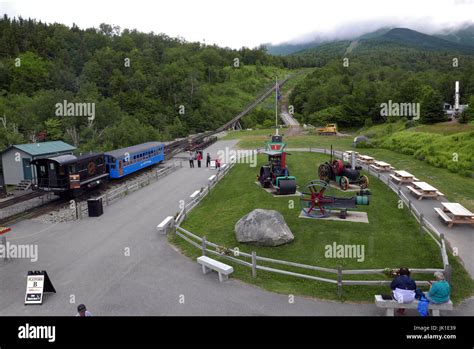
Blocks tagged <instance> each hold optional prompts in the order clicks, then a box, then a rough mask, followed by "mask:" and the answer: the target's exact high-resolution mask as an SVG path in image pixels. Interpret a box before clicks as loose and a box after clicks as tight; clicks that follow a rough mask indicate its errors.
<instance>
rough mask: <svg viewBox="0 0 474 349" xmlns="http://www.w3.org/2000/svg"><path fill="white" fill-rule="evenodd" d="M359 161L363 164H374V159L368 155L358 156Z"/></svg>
mask: <svg viewBox="0 0 474 349" xmlns="http://www.w3.org/2000/svg"><path fill="white" fill-rule="evenodd" d="M359 161H360V162H362V163H364V164H367V165H370V164H373V163H374V161H375V159H374V158H373V157H371V156H368V155H359Z"/></svg>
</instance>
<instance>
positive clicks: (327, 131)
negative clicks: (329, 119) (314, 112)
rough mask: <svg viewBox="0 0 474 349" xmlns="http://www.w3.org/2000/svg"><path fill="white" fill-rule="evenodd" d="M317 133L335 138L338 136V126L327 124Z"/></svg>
mask: <svg viewBox="0 0 474 349" xmlns="http://www.w3.org/2000/svg"><path fill="white" fill-rule="evenodd" d="M317 132H318V134H319V135H320V136H335V135H337V124H327V125H326V126H324V127H320V128H318V129H317Z"/></svg>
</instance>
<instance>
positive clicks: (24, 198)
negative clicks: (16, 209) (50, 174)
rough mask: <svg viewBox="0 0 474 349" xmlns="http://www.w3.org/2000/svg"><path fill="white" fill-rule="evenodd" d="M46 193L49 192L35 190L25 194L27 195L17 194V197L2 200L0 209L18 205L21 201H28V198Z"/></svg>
mask: <svg viewBox="0 0 474 349" xmlns="http://www.w3.org/2000/svg"><path fill="white" fill-rule="evenodd" d="M45 194H47V193H46V192H44V191H33V192H31V193H28V194H25V195H20V196H17V197H13V198H11V199H8V200H5V201H3V202H0V209H2V208H6V207H9V206H13V205H16V204H18V203H20V202H24V201H28V200H31V199H34V198H37V197H40V196H43V195H45Z"/></svg>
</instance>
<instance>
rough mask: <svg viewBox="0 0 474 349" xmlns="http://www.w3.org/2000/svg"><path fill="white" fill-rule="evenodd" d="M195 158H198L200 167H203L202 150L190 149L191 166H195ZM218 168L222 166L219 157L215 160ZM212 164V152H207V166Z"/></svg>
mask: <svg viewBox="0 0 474 349" xmlns="http://www.w3.org/2000/svg"><path fill="white" fill-rule="evenodd" d="M194 160H196V162H197V165H198V167H199V168H200V167H201V161H202V160H203V154H202V150H197V151H190V152H189V167H190V168H194ZM215 162H216V168H217V169H219V168H220V167H221V163H220V160H219V159H218V158H217V159H216V160H215ZM209 166H211V154H209V153H207V155H206V167H209Z"/></svg>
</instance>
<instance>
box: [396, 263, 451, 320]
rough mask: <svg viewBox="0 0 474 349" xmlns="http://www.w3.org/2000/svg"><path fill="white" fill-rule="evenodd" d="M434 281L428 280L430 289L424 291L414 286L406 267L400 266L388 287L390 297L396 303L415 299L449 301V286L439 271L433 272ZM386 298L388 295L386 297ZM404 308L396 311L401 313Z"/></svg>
mask: <svg viewBox="0 0 474 349" xmlns="http://www.w3.org/2000/svg"><path fill="white" fill-rule="evenodd" d="M434 277H435V279H436V280H435V281H430V285H431V287H430V289H429V291H428V292H427V293H424V292H423V291H421V290H420V289H418V288H417V287H416V282H415V280H413V279H412V278H411V277H410V270H409V269H408V268H400V270H399V272H398V275H397V276H396V277H395V278H394V279H393V281H392V283H391V285H390V288H391V289H392V294H391V295H390V297H391V298H392V299H394V300H396V301H397V302H398V303H411V302H413V301H414V300H415V299H418V300H420V301H426V302H427V304H428V303H434V304H441V303H446V302H449V296H450V293H451V287H450V285H449V283H448V282H447V281H446V280H445V277H444V274H443V273H442V272H440V271H437V272H435V273H434ZM387 298H388V297H387ZM404 312H405V309H398V310H397V313H398V314H400V315H403V314H404Z"/></svg>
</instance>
